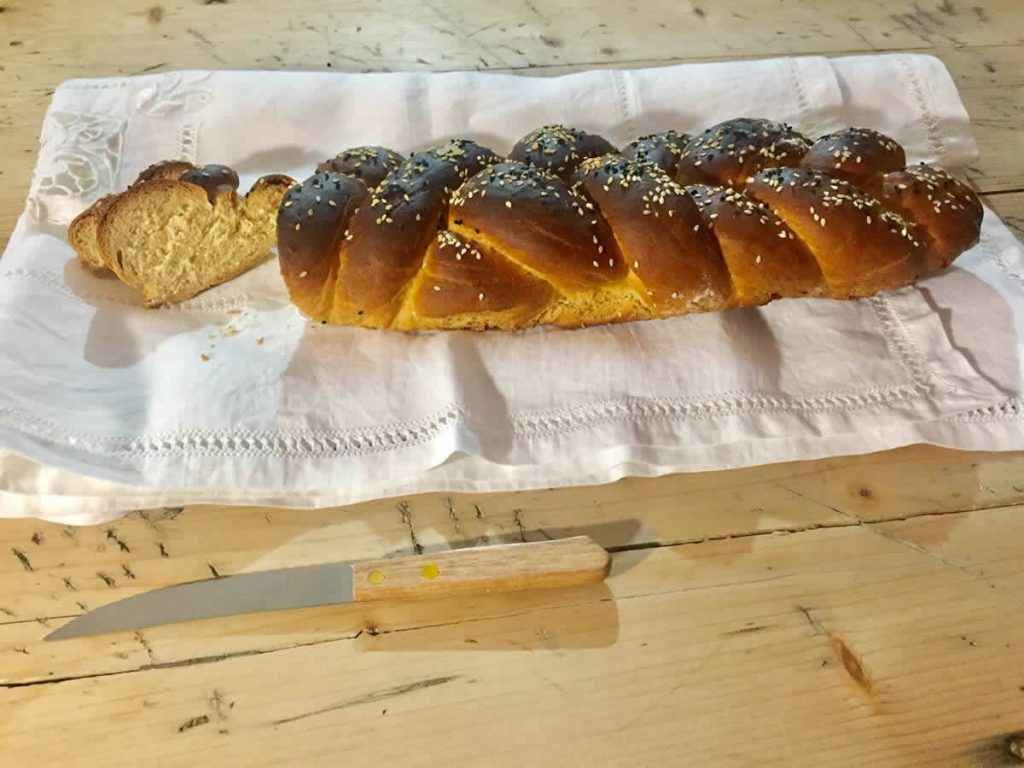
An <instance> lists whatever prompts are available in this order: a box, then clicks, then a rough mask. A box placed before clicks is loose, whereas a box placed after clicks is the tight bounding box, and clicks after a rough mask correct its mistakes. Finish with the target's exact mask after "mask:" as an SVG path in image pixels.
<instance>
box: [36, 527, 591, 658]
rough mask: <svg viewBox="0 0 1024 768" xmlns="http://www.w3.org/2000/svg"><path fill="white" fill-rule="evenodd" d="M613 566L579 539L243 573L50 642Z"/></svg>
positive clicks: (457, 590) (154, 596)
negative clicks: (160, 625)
mask: <svg viewBox="0 0 1024 768" xmlns="http://www.w3.org/2000/svg"><path fill="white" fill-rule="evenodd" d="M610 565H611V557H610V556H609V554H608V552H607V550H605V549H604V548H603V547H601V546H599V545H598V544H596V543H595V542H594V541H593V540H592V539H591V538H590V537H588V536H575V537H572V538H567V539H555V540H552V541H540V542H529V543H524V544H496V545H493V546H486V547H470V548H466V549H456V550H449V551H446V552H438V553H434V554H429V555H412V556H409V557H397V558H388V559H383V560H361V561H356V562H351V563H323V564H320V565H308V566H300V567H298V568H281V569H277V570H271V571H258V572H255V573H241V574H237V575H232V576H222V577H220V578H213V579H203V580H200V581H192V582H187V583H184V584H175V585H173V586H169V587H163V588H160V589H156V590H153V591H150V592H144V593H142V594H139V595H133V596H131V597H127V598H124V599H123V600H118V601H116V602H113V603H108V604H107V605H104V606H101V607H99V608H96V609H94V610H92V611H90V612H88V613H85V614H82V615H81V616H77V617H75V618H74V619H72V620H71V621H69V622H68V623H67V624H64V625H63V626H61V627H60V628H58V629H56V630H54V631H53V632H51V633H50V634H49V635H47V636H46V638H45V639H46V640H68V639H71V638H76V637H86V636H90V635H98V634H105V633H107V632H119V631H125V630H133V629H142V628H144V627H151V626H156V625H159V624H176V623H179V622H186V621H196V620H200V619H211V618H217V617H222V616H236V615H241V614H246V613H262V612H264V611H278V610H286V609H291V608H309V607H313V606H319V605H337V604H344V603H353V602H369V601H377V600H415V599H421V598H431V597H442V596H446V595H464V594H474V593H488V592H511V591H520V590H527V589H539V588H544V587H568V586H575V585H579V584H586V583H589V582H594V581H601V580H603V579H604V578H605V577H606V576H607V575H608V569H609V567H610Z"/></svg>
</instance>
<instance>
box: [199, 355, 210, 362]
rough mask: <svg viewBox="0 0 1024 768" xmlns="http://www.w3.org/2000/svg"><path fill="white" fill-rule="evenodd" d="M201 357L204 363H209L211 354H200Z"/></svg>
mask: <svg viewBox="0 0 1024 768" xmlns="http://www.w3.org/2000/svg"><path fill="white" fill-rule="evenodd" d="M199 357H200V358H202V360H203V362H204V363H208V362H209V361H210V356H209V355H207V354H202V355H199Z"/></svg>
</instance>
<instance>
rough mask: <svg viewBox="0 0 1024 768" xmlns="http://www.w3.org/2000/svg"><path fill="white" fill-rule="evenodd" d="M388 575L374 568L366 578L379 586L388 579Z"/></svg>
mask: <svg viewBox="0 0 1024 768" xmlns="http://www.w3.org/2000/svg"><path fill="white" fill-rule="evenodd" d="M387 579H388V575H387V574H386V573H384V571H377V570H373V571H370V572H369V573H368V574H366V580H367V581H368V582H370V583H371V584H373V586H375V587H377V586H380V585H381V584H383V583H384V582H385V581H387Z"/></svg>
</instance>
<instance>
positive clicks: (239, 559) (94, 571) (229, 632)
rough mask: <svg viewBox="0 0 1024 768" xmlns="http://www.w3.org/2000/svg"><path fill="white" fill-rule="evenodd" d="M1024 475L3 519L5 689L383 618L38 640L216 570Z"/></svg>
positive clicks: (323, 617) (992, 491)
mask: <svg viewBox="0 0 1024 768" xmlns="http://www.w3.org/2000/svg"><path fill="white" fill-rule="evenodd" d="M1022 477H1024V454H987V455H986V454H973V453H964V452H958V451H948V450H941V449H938V448H931V447H926V446H916V447H911V448H906V449H902V450H899V451H889V452H885V453H879V454H873V455H867V456H859V457H844V458H836V459H830V460H826V461H820V462H796V463H791V464H779V465H771V466H764V467H752V468H748V469H742V470H735V471H728V472H716V473H700V474H688V475H687V474H683V475H669V476H666V477H662V478H655V479H640V478H632V479H627V480H623V481H621V482H619V483H613V484H610V485H604V486H597V487H588V488H561V489H556V490H550V491H531V492H520V493H507V494H492V495H487V496H470V495H454V496H445V495H441V494H425V495H421V496H416V497H411V498H408V499H397V500H379V501H373V502H368V503H365V504H357V505H353V506H350V507H339V508H333V509H324V510H269V509H254V508H216V507H193V508H189V509H186V510H183V511H178V510H163V511H161V510H154V511H149V512H145V513H136V514H134V515H131V516H129V517H128V518H126V519H124V520H121V521H119V522H117V523H115V524H113V525H110V526H103V527H96V528H83V529H77V528H64V527H59V526H55V525H50V524H45V523H39V522H36V521H30V520H25V521H11V522H8V523H6V524H5V525H2V526H0V614H2V615H0V622H6V623H0V658H3V659H4V663H3V664H2V665H0V681H2V682H26V681H32V680H41V679H47V678H52V677H66V676H69V675H75V676H78V675H89V674H107V673H110V672H119V671H125V670H131V669H137V668H139V667H140V666H144V665H147V664H154V663H155V664H168V663H182V662H185V661H188V660H189V659H194V658H198V657H205V656H217V655H223V654H237V653H248V652H258V651H264V650H268V649H273V648H282V647H288V646H289V645H294V644H300V643H306V642H309V638H310V636H312V637H314V638H316V641H318V642H319V641H322V640H325V639H331V638H338V637H346V636H351V635H353V634H354V633H356V632H358V631H359V630H360V629H365V628H366V627H368V626H374V621H376V620H377V619H376V618H375V617H377V616H378V615H379V614H378V613H377V612H374V611H371V612H369V613H356V614H351V615H350V618H351V620H349V621H345V622H342V623H340V624H335V625H333V626H332V625H331V623H330V621H329V618H330V616H331V615H332V611H331V610H329V609H327V610H320V611H313V612H304V613H303V614H302V615H301V616H300V617H299V618H296V617H295V616H294V615H293V614H291V613H285V614H274V615H265V616H259V617H239V618H232V619H224V620H218V621H209V622H203V623H200V624H194V625H191V626H189V627H188V628H187V629H179V630H174V631H150V630H145V631H144V632H142V633H141V635H135V634H134V633H121V634H119V635H112V636H109V637H97V638H91V639H84V640H80V641H75V642H73V643H72V642H65V643H44V642H43V641H42V638H43V637H44V636H45V635H46V634H47V633H48V632H49V631H50V629H51V628H53V627H56V626H59V624H60V623H61V622H62V621H64V620H66V619H62V618H60V617H70V616H73V615H77V614H78V613H80V612H81V611H83V610H85V609H87V608H93V607H96V606H98V605H102V604H104V603H107V602H109V601H112V600H117V599H120V598H123V597H127V596H130V595H133V594H138V593H139V592H143V591H146V590H149V589H153V588H157V587H160V586H165V585H168V584H174V583H178V582H181V581H191V580H194V579H202V578H210V577H211V576H212V575H213V573H214V572H216V573H218V574H222V575H224V574H230V573H241V572H247V571H255V570H262V569H266V568H282V567H291V566H299V565H311V564H314V563H320V562H332V561H339V560H357V559H368V558H373V557H380V556H394V555H401V554H409V553H411V552H413V551H414V550H415V548H416V547H420V548H423V549H425V551H428V552H430V551H441V550H445V549H448V548H450V547H453V546H465V545H472V544H482V543H496V542H502V541H522V540H528V541H538V540H543V539H545V538H547V537H555V538H560V537H564V536H572V535H578V534H587V535H590V536H592V537H593V538H594V539H595V541H597V542H598V543H599V544H601V545H602V546H605V547H608V548H611V549H622V548H628V547H637V546H647V545H651V544H671V543H676V542H695V541H702V540H707V539H716V538H724V537H730V536H738V537H747V536H750V535H757V534H768V533H773V532H781V531H801V530H809V529H814V528H818V527H823V526H855V525H857V524H859V523H860V522H861V521H877V520H893V519H901V518H908V517H913V516H915V515H920V514H926V513H929V512H948V511H950V510H955V509H962V510H967V509H974V508H979V507H992V506H1001V505H1005V504H1009V503H1015V502H1024V482H1022V480H1021V478H1022ZM413 537H415V539H414V538H413ZM414 541H415V544H414V543H413V542H414ZM26 563H27V564H28V565H27V566H26ZM27 567H31V568H32V570H31V571H29V570H27ZM473 605H477V604H476V603H472V602H471V603H470V604H469V605H468V606H467V605H463V604H459V605H458V606H457V608H458V611H460V613H458V614H456V615H457V616H462V617H468V616H480V615H488V614H487V611H489V610H493V605H491V604H488V603H486V602H485V603H482V604H479V605H480V606H481V607H480V608H479V611H482V612H483V613H477V612H476V611H477V609H476V608H473V607H472V606H473ZM414 613H415V611H414ZM346 615H348V614H346ZM416 615H419V614H416ZM37 619H42V620H43V621H42V623H40V622H39V621H36V620H37ZM452 620H454V619H452ZM19 649H20V650H19Z"/></svg>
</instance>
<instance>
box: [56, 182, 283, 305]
mask: <svg viewBox="0 0 1024 768" xmlns="http://www.w3.org/2000/svg"><path fill="white" fill-rule="evenodd" d="M162 166H163V168H162V169H161V167H162ZM172 166H173V167H172ZM210 167H212V166H210ZM154 168H155V169H158V170H157V171H156V172H152V171H153V169H154ZM189 170H193V168H192V166H191V165H189V164H180V163H179V164H176V165H175V164H173V163H166V164H158V165H157V166H153V167H152V168H151V169H149V170H148V171H147V172H144V173H143V175H142V176H140V180H137V181H136V182H135V183H134V184H132V185H131V186H130V187H129V188H128V189H127V190H125V191H124V192H122V193H120V194H118V195H113V196H109V197H106V198H102V199H100V200H98V201H97V202H96V203H95V204H94V205H93V207H92V208H90V209H89V210H88V211H85V212H84V213H83V214H82V215H81V216H79V217H78V218H77V219H76V220H75V221H74V222H72V225H71V226H70V227H69V229H68V241H69V242H70V243H71V245H72V247H73V248H74V249H75V251H76V252H77V254H78V257H79V259H80V260H81V261H82V263H83V264H84V265H86V266H87V267H88V268H90V269H92V270H94V271H95V270H97V269H101V268H104V267H105V268H107V269H109V270H111V271H113V272H114V274H115V275H117V277H119V278H120V279H121V280H122V281H123V282H125V283H127V284H128V285H131V286H133V287H135V288H138V289H139V290H140V291H141V292H142V299H143V302H144V303H145V304H146V306H150V307H153V306H160V305H163V304H173V303H176V302H180V301H184V300H186V299H190V298H192V297H193V296H195V295H197V294H198V293H201V292H202V291H204V290H206V289H207V288H211V287H213V286H215V285H218V284H220V283H223V282H224V281H226V280H229V279H231V278H232V277H235V276H237V275H239V274H242V273H243V272H246V271H247V270H249V269H251V268H253V267H254V266H256V265H257V264H259V263H260V262H261V261H263V260H264V259H265V258H266V257H267V256H268V255H269V253H270V250H271V248H272V247H273V246H274V244H275V242H276V221H277V209H278V206H279V205H280V203H281V199H282V198H283V197H284V193H285V192H286V191H287V190H288V188H289V187H290V186H291V185H292V184H293V183H294V182H293V181H292V179H290V178H288V177H287V176H277V175H274V176H264V177H263V178H261V179H259V180H257V182H256V183H255V184H254V185H253V187H252V189H251V190H249V193H248V194H247V195H245V196H241V195H239V194H238V193H237V192H235V191H234V190H232V189H217V190H215V191H208V190H207V189H205V188H204V187H203V186H200V185H199V184H195V183H189V182H187V181H183V180H181V179H180V177H181V175H182V173H183V172H188V171H189ZM164 171H166V172H164ZM147 173H148V174H149V175H148V176H147Z"/></svg>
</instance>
